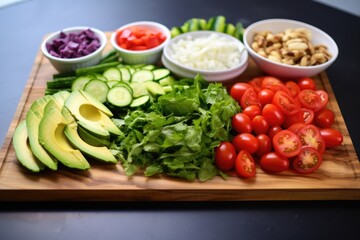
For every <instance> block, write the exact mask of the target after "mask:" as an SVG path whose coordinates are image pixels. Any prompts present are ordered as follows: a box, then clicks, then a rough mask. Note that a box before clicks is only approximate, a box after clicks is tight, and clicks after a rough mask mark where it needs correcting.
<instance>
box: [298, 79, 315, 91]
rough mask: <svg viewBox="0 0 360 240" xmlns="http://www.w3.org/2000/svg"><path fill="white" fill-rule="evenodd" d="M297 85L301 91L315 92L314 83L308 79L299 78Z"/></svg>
mask: <svg viewBox="0 0 360 240" xmlns="http://www.w3.org/2000/svg"><path fill="white" fill-rule="evenodd" d="M298 85H299V88H300V89H301V90H304V89H311V90H315V89H316V84H315V81H314V80H313V79H312V78H309V77H303V78H300V79H299V80H298Z"/></svg>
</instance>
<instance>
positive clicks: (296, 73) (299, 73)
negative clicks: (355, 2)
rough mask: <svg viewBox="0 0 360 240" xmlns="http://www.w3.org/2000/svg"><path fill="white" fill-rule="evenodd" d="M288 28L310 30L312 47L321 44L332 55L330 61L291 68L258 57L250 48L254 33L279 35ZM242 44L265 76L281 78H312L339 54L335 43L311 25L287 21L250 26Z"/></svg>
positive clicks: (272, 20)
mask: <svg viewBox="0 0 360 240" xmlns="http://www.w3.org/2000/svg"><path fill="white" fill-rule="evenodd" d="M288 28H306V29H308V30H310V31H311V34H312V38H311V43H312V44H313V45H318V44H323V45H325V46H327V48H328V51H329V52H330V53H331V54H332V57H331V59H330V60H329V61H327V62H325V63H323V64H320V65H315V66H292V65H286V64H282V63H277V62H274V61H271V60H269V59H267V58H265V57H262V56H260V55H259V54H257V53H256V52H255V51H254V50H253V49H252V48H251V43H252V42H253V37H254V34H255V33H257V32H261V31H265V30H268V31H271V32H273V33H279V32H282V31H284V30H285V29H288ZM244 44H245V46H246V49H247V50H248V52H249V54H250V56H251V57H252V59H253V60H254V61H255V62H256V64H257V65H258V66H259V68H260V69H262V70H263V71H264V72H265V73H267V74H270V75H273V76H277V77H283V78H298V77H311V76H314V75H316V74H318V73H320V72H322V71H324V70H325V69H326V68H328V67H329V66H330V65H331V64H332V63H333V62H334V61H335V60H336V58H337V56H338V53H339V50H338V47H337V45H336V43H335V41H334V40H333V39H332V38H331V37H330V36H329V35H328V34H326V33H325V32H323V31H322V30H320V29H318V28H316V27H314V26H312V25H309V24H306V23H303V22H299V21H294V20H288V19H268V20H262V21H259V22H255V23H253V24H251V25H250V26H248V27H247V28H246V30H245V32H244Z"/></svg>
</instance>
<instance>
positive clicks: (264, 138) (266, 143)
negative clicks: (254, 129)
mask: <svg viewBox="0 0 360 240" xmlns="http://www.w3.org/2000/svg"><path fill="white" fill-rule="evenodd" d="M256 138H257V139H258V140H259V149H258V150H257V151H256V153H255V154H256V155H257V156H259V157H261V156H263V155H264V154H266V153H269V152H271V150H272V141H271V139H270V138H269V136H268V135H266V134H259V135H257V136H256Z"/></svg>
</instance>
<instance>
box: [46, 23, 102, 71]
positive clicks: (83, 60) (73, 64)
mask: <svg viewBox="0 0 360 240" xmlns="http://www.w3.org/2000/svg"><path fill="white" fill-rule="evenodd" d="M87 29H90V30H92V31H93V32H94V33H95V34H96V36H97V37H98V38H99V40H100V43H101V45H100V47H99V48H98V49H97V50H95V51H94V52H92V53H90V54H88V55H86V56H83V57H78V58H58V57H54V56H52V55H51V54H50V53H49V52H48V51H47V49H46V43H48V42H52V41H53V40H54V39H56V38H58V37H59V36H60V32H61V31H62V32H64V33H66V34H69V33H80V32H81V31H84V30H87ZM61 31H57V32H54V33H52V34H50V35H49V36H47V37H46V38H45V40H44V41H43V42H42V44H41V51H42V53H43V54H44V55H45V56H46V57H47V58H48V59H49V61H50V63H51V64H52V65H53V66H54V68H56V69H57V70H58V71H59V72H72V71H75V70H76V69H77V68H82V67H89V66H92V65H96V64H97V63H99V61H100V60H101V53H102V51H103V50H104V48H105V46H106V43H107V38H106V35H105V33H104V32H102V31H100V30H99V29H96V28H92V27H87V26H77V27H70V28H65V29H63V30H61Z"/></svg>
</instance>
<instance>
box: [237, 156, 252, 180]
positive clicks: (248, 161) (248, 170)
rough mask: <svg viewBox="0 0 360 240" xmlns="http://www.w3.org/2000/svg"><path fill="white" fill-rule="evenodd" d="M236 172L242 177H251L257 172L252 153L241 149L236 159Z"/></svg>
mask: <svg viewBox="0 0 360 240" xmlns="http://www.w3.org/2000/svg"><path fill="white" fill-rule="evenodd" d="M235 169H236V173H237V174H238V175H239V176H240V177H244V178H250V177H254V176H255V174H256V166H255V161H254V159H253V157H252V156H251V154H250V153H248V152H247V151H244V150H241V151H240V152H239V153H238V155H237V156H236V160H235Z"/></svg>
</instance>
